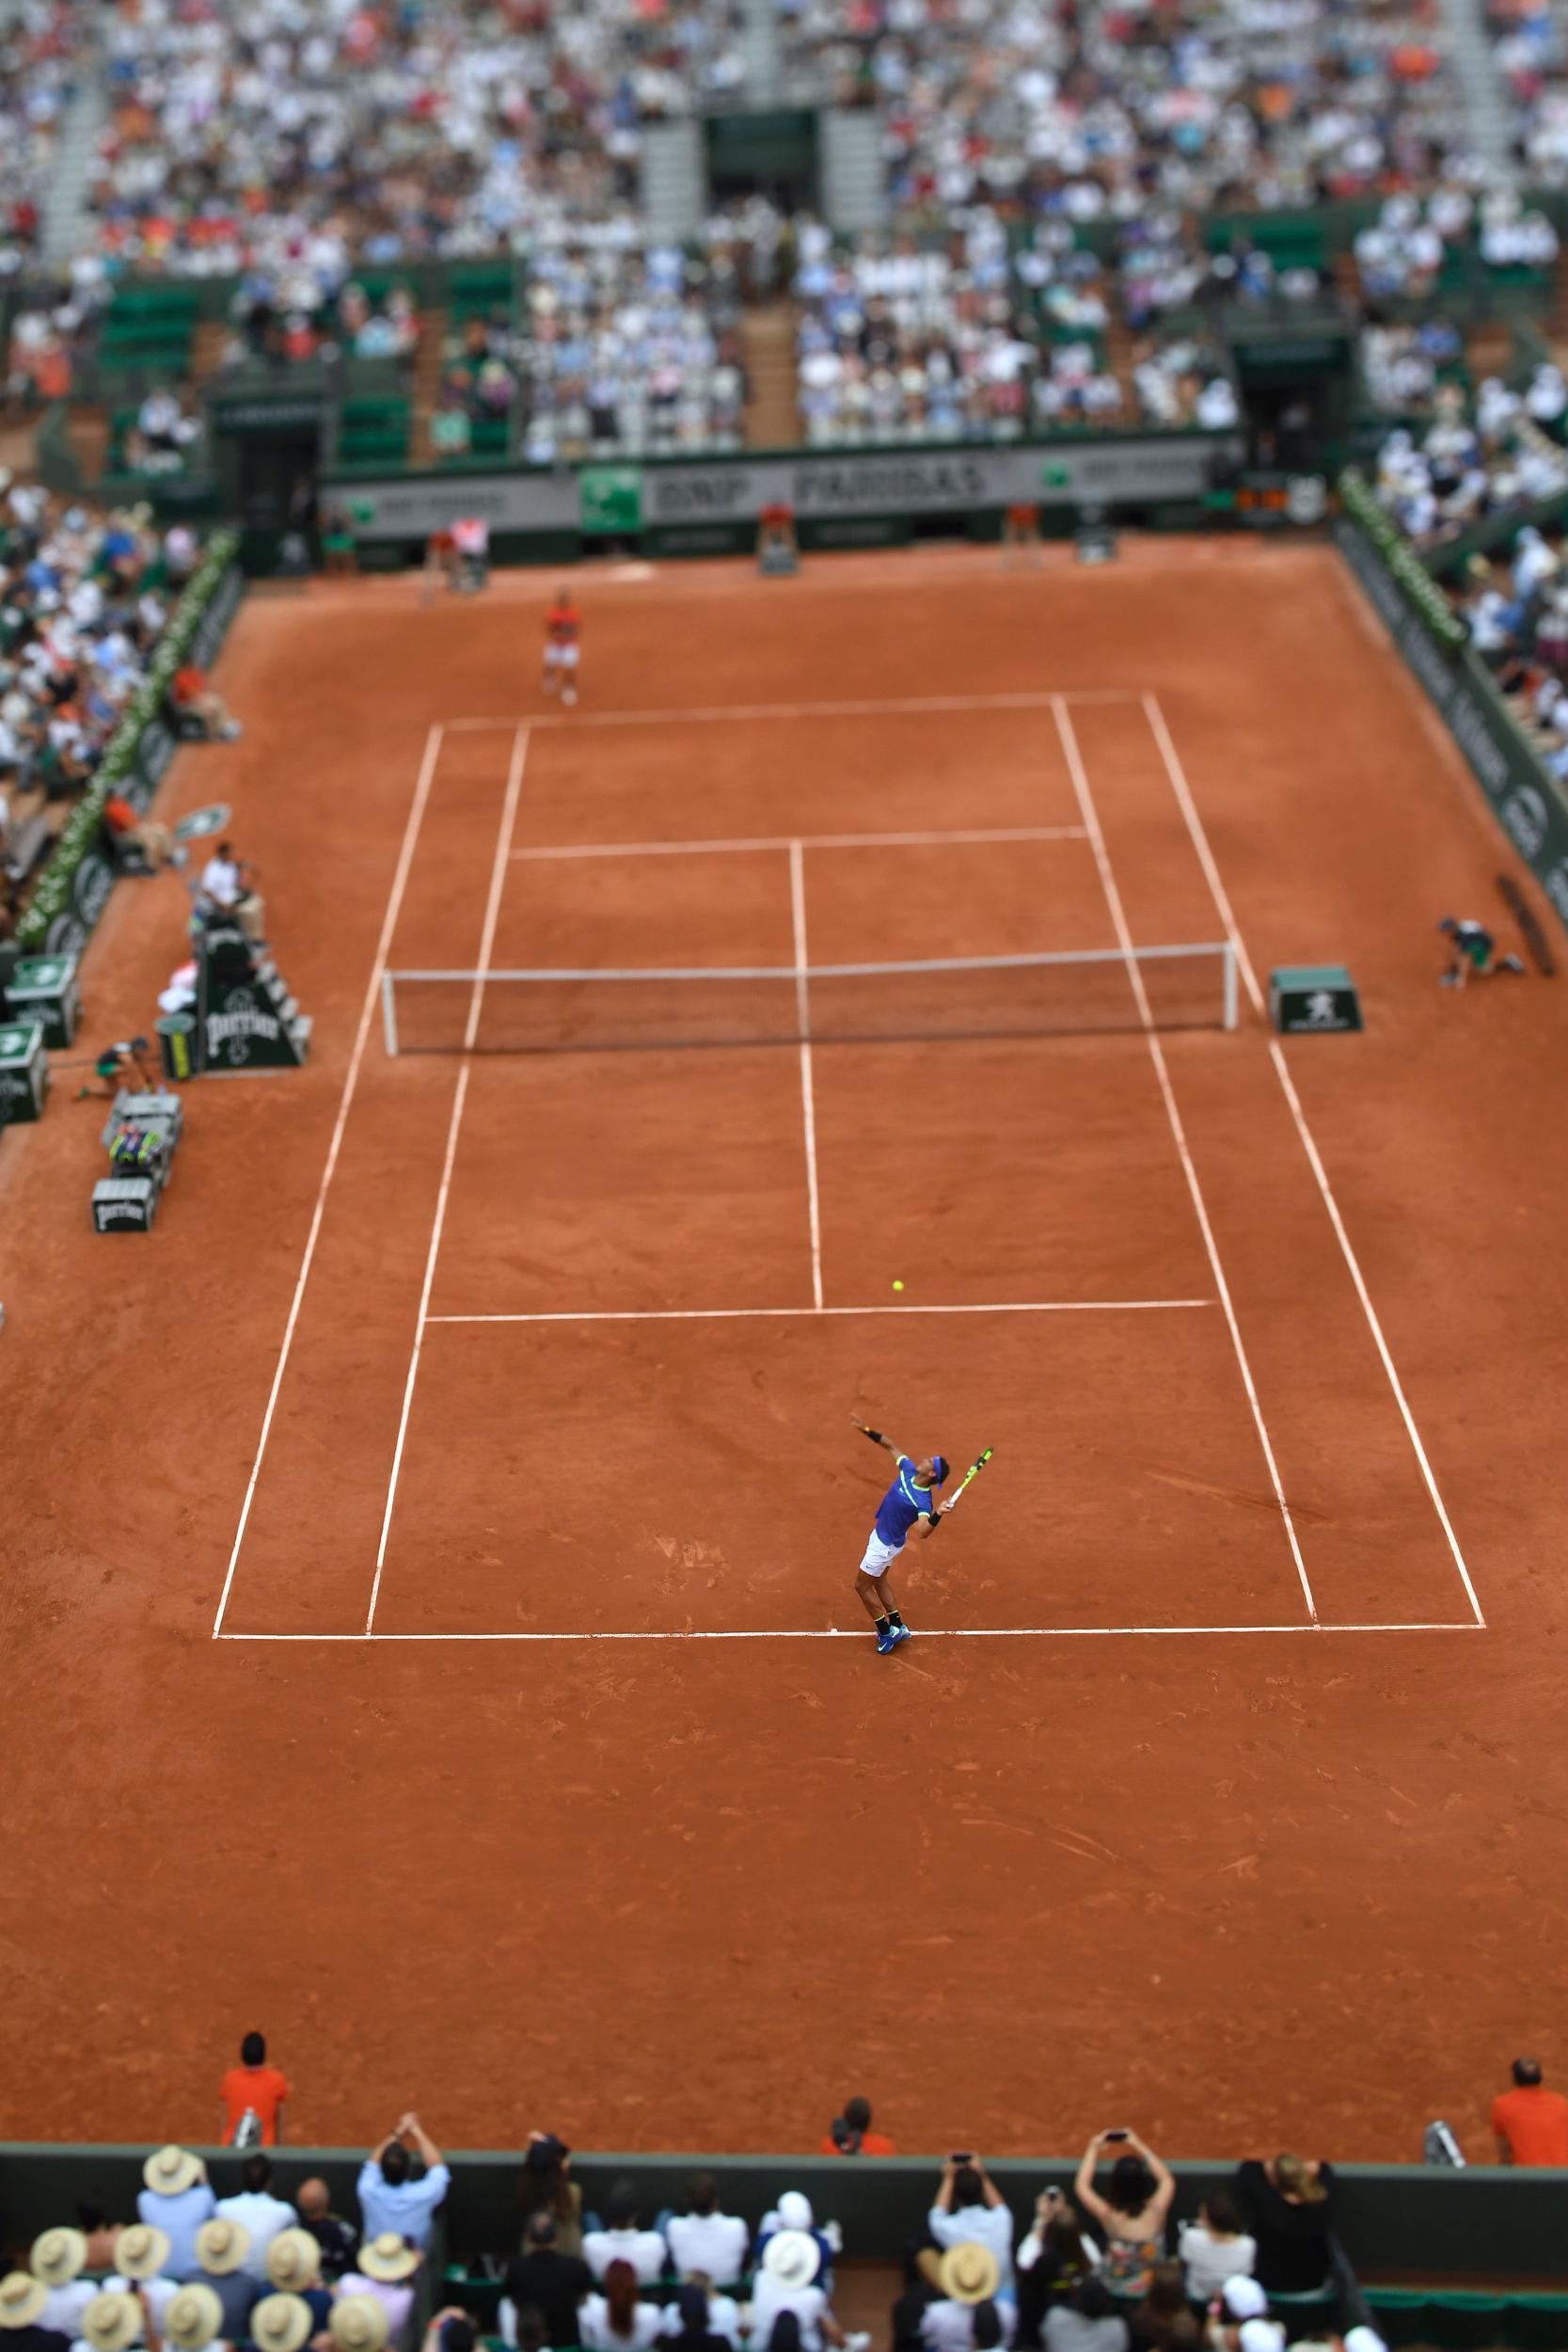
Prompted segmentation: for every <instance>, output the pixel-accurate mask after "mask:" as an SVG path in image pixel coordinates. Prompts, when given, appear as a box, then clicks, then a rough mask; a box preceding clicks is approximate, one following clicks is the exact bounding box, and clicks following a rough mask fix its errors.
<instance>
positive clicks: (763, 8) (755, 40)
mask: <svg viewBox="0 0 1568 2352" xmlns="http://www.w3.org/2000/svg"><path fill="white" fill-rule="evenodd" d="M740 55H741V59H742V62H743V67H744V72H745V76H746V82H745V89H746V103H747V104H748V106H776V105H777V104H778V103H779V101H780V98H781V97H782V95H783V91H784V69H783V61H782V59H781V56H780V53H779V14H778V9H777V7H776V6H775V0H742V7H741V11H740Z"/></svg>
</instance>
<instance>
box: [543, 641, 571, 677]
mask: <svg viewBox="0 0 1568 2352" xmlns="http://www.w3.org/2000/svg"><path fill="white" fill-rule="evenodd" d="M577 666H578V648H577V647H576V645H558V644H555V643H554V641H553V640H551V642H550V643H548V644H546V647H545V667H546V670H575V669H576V668H577Z"/></svg>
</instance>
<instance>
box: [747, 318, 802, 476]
mask: <svg viewBox="0 0 1568 2352" xmlns="http://www.w3.org/2000/svg"><path fill="white" fill-rule="evenodd" d="M741 334H742V337H743V339H744V349H745V366H746V417H745V434H746V446H747V448H748V449H793V448H794V447H795V445H796V443H797V442H798V441H799V440H800V412H799V410H798V408H797V406H796V404H795V306H794V304H793V303H791V302H764V303H759V304H756V305H755V306H753V307H752V309H751V310H748V311H747V312H746V314H745V318H744V320H743V323H742V326H741Z"/></svg>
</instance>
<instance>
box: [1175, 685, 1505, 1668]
mask: <svg viewBox="0 0 1568 2352" xmlns="http://www.w3.org/2000/svg"><path fill="white" fill-rule="evenodd" d="M1138 699H1139V702H1140V703H1141V705H1142V707H1143V712H1144V717H1145V719H1146V720H1147V722H1148V729H1149V732H1150V734H1151V735H1152V736H1153V738H1154V741H1155V745H1156V748H1157V749H1158V751H1159V754H1160V759H1161V763H1162V765H1163V766H1164V771H1165V774H1166V777H1167V778H1168V780H1169V783H1170V787H1171V790H1172V792H1173V793H1174V794H1175V797H1176V803H1177V806H1178V807H1179V808H1180V811H1181V818H1182V822H1183V823H1184V824H1185V826H1186V828H1187V834H1188V838H1189V839H1190V840H1191V842H1192V845H1193V849H1194V851H1195V852H1196V857H1197V862H1198V864H1199V866H1201V867H1202V869H1203V879H1204V881H1205V882H1207V883H1208V886H1209V895H1210V897H1211V898H1212V900H1213V902H1214V912H1215V914H1217V915H1218V916H1219V918H1220V922H1221V924H1222V926H1223V928H1224V930H1225V935H1226V938H1227V940H1228V941H1229V943H1230V947H1231V951H1232V953H1233V955H1234V957H1235V960H1236V963H1237V966H1238V968H1239V969H1240V972H1241V975H1242V981H1243V986H1244V987H1245V989H1246V993H1247V997H1248V1000H1249V1002H1250V1003H1251V1005H1252V1008H1253V1010H1254V1011H1255V1012H1256V1013H1257V1014H1258V1015H1259V1019H1260V1020H1262V1021H1263V1022H1264V1023H1265V1024H1267V1021H1268V1009H1267V1006H1266V1004H1265V1001H1264V996H1263V992H1262V990H1261V988H1260V987H1259V983H1258V975H1257V973H1256V972H1255V971H1254V969H1253V964H1252V958H1251V957H1250V956H1249V955H1248V953H1247V948H1246V942H1245V940H1244V939H1243V937H1242V932H1241V927H1240V925H1239V924H1238V923H1237V920H1236V915H1235V911H1234V909H1233V908H1232V906H1231V903H1230V897H1229V893H1228V892H1227V889H1226V887H1225V883H1224V882H1223V881H1222V879H1221V876H1220V869H1219V866H1218V863H1217V861H1216V859H1215V857H1214V853H1213V850H1212V848H1211V847H1210V843H1209V835H1208V833H1207V831H1206V830H1205V827H1204V823H1203V819H1202V818H1201V817H1200V816H1199V814H1198V810H1197V803H1196V801H1195V800H1194V798H1193V791H1192V787H1191V785H1190V784H1189V783H1188V781H1187V775H1186V771H1185V770H1184V769H1183V767H1182V765H1181V761H1180V757H1179V756H1178V754H1177V749H1176V742H1175V739H1174V738H1173V736H1172V734H1171V731H1170V728H1169V726H1168V724H1167V723H1166V720H1165V715H1164V710H1163V709H1162V708H1161V706H1160V699H1159V696H1158V695H1157V694H1154V693H1152V692H1149V691H1145V692H1142V693H1140V695H1139V697H1138ZM1269 1058H1270V1060H1271V1061H1272V1063H1273V1065H1274V1073H1275V1077H1276V1078H1277V1079H1278V1081H1279V1087H1280V1091H1281V1092H1282V1093H1283V1095H1284V1097H1285V1101H1286V1105H1287V1107H1288V1108H1289V1110H1290V1113H1291V1120H1292V1121H1293V1122H1294V1125H1295V1130H1296V1134H1297V1136H1298V1137H1299V1139H1300V1142H1301V1147H1302V1150H1303V1151H1304V1152H1306V1154H1307V1166H1308V1168H1310V1169H1311V1171H1312V1181H1313V1183H1314V1184H1316V1185H1317V1188H1318V1194H1319V1197H1320V1199H1321V1200H1322V1201H1323V1208H1324V1210H1325V1211H1326V1212H1327V1216H1328V1221H1329V1224H1330V1226H1331V1227H1332V1228H1333V1232H1334V1238H1335V1240H1336V1242H1337V1243H1338V1248H1339V1254H1340V1256H1341V1257H1342V1258H1343V1259H1344V1262H1345V1266H1346V1270H1347V1271H1348V1273H1349V1275H1350V1279H1351V1282H1352V1284H1353V1286H1354V1291H1355V1295H1356V1298H1357V1301H1358V1302H1359V1304H1360V1308H1361V1311H1362V1314H1363V1315H1364V1316H1365V1317H1366V1322H1367V1328H1368V1330H1369V1331H1370V1334H1371V1338H1372V1344H1373V1346H1374V1347H1375V1348H1376V1350H1377V1356H1378V1360H1379V1362H1380V1363H1381V1364H1382V1366H1383V1371H1384V1375H1385V1376H1386V1379H1387V1382H1388V1386H1389V1389H1390V1391H1392V1394H1393V1398H1394V1403H1395V1405H1396V1406H1398V1408H1399V1414H1400V1419H1401V1421H1402V1422H1403V1424H1404V1430H1405V1435H1406V1437H1407V1438H1409V1440H1410V1446H1411V1451H1412V1452H1413V1453H1414V1454H1415V1456H1416V1464H1417V1468H1418V1470H1419V1471H1420V1474H1421V1481H1422V1484H1423V1485H1424V1486H1425V1487H1426V1490H1427V1494H1428V1496H1429V1497H1430V1498H1431V1502H1432V1507H1433V1511H1434V1512H1435V1513H1436V1516H1437V1523H1438V1525H1439V1527H1440V1528H1441V1529H1442V1531H1443V1535H1444V1539H1445V1541H1446V1542H1447V1544H1448V1547H1449V1553H1450V1555H1451V1556H1452V1559H1453V1564H1454V1566H1455V1567H1456V1568H1457V1570H1458V1571H1459V1581H1460V1582H1461V1584H1462V1585H1463V1586H1464V1588H1465V1599H1466V1600H1467V1601H1468V1602H1469V1605H1470V1610H1471V1613H1472V1615H1473V1617H1474V1620H1475V1623H1476V1625H1477V1626H1478V1627H1481V1628H1484V1627H1485V1624H1486V1619H1485V1616H1484V1615H1483V1613H1482V1612H1481V1602H1480V1600H1479V1598H1478V1597H1477V1595H1476V1588H1475V1585H1474V1583H1473V1582H1472V1581H1471V1577H1470V1571H1469V1568H1468V1567H1467V1566H1466V1565H1465V1555H1464V1553H1463V1552H1462V1551H1461V1549H1460V1548H1459V1538H1458V1536H1457V1535H1456V1534H1454V1529H1453V1522H1452V1520H1451V1519H1450V1518H1449V1514H1448V1509H1447V1506H1446V1505H1445V1503H1444V1501H1443V1497H1442V1493H1441V1491H1440V1489H1439V1487H1438V1485H1437V1480H1436V1476H1435V1474H1434V1472H1433V1467H1432V1464H1431V1462H1430V1460H1429V1459H1428V1457H1427V1450H1426V1447H1425V1446H1424V1445H1423V1444H1422V1442H1421V1434H1420V1431H1419V1430H1418V1427H1417V1425H1416V1416H1415V1414H1414V1413H1413V1412H1412V1410H1411V1407H1410V1400H1409V1398H1408V1397H1407V1396H1406V1394H1405V1391H1404V1384H1403V1382H1402V1380H1401V1378H1400V1375H1399V1371H1398V1368H1397V1367H1396V1365H1395V1362H1394V1358H1393V1352H1392V1350H1391V1349H1390V1347H1389V1345H1388V1343H1387V1340H1386V1338H1385V1337H1384V1331H1383V1326H1382V1324H1381V1323H1380V1322H1379V1320H1378V1315H1377V1310H1376V1309H1375V1308H1374V1307H1373V1305H1372V1300H1371V1293H1370V1291H1369V1289H1368V1287H1367V1278H1366V1276H1365V1275H1364V1274H1363V1273H1362V1271H1361V1263H1360V1260H1359V1259H1358V1258H1357V1257H1356V1254H1355V1251H1354V1248H1353V1247H1352V1244H1351V1238H1350V1234H1349V1232H1347V1230H1346V1227H1345V1220H1344V1218H1343V1216H1341V1214H1340V1211H1339V1204H1338V1200H1336V1199H1335V1197H1334V1188H1333V1186H1332V1185H1331V1184H1330V1183H1329V1181H1328V1171H1327V1169H1326V1168H1324V1166H1323V1154H1322V1153H1321V1152H1320V1151H1319V1149H1318V1144H1317V1138H1316V1137H1315V1136H1314V1135H1313V1133H1312V1129H1311V1127H1310V1125H1309V1124H1308V1122H1307V1113H1306V1111H1305V1110H1304V1109H1303V1107H1302V1102H1301V1097H1300V1095H1299V1094H1298V1093H1297V1092H1296V1088H1295V1081H1294V1080H1293V1079H1292V1078H1291V1071H1290V1065H1289V1063H1288V1062H1287V1061H1286V1059H1285V1056H1284V1053H1283V1051H1282V1050H1281V1047H1280V1042H1279V1040H1278V1039H1277V1038H1276V1037H1275V1036H1274V1035H1273V1034H1272V1033H1271V1034H1270V1036H1269Z"/></svg>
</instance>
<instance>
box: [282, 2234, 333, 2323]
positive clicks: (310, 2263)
mask: <svg viewBox="0 0 1568 2352" xmlns="http://www.w3.org/2000/svg"><path fill="white" fill-rule="evenodd" d="M267 2283H268V2285H269V2286H272V2287H274V2288H276V2289H277V2292H278V2294H280V2295H292V2296H295V2297H297V2299H298V2300H299V2301H300V2302H302V2303H303V2304H304V2305H305V2308H306V2310H307V2311H308V2312H309V2314H310V2318H311V2321H312V2327H311V2333H312V2335H318V2334H319V2333H320V2332H321V2330H322V2328H325V2325H326V2323H327V2320H328V2318H329V2317H330V2315H331V2311H332V2297H331V2296H330V2295H329V2294H328V2293H327V2291H326V2289H325V2286H323V2284H322V2250H321V2248H320V2247H319V2246H318V2245H317V2243H316V2241H315V2239H314V2238H313V2237H312V2236H311V2235H310V2233H309V2230H279V2231H278V2233H277V2236H276V2237H275V2238H274V2239H273V2242H272V2244H271V2245H270V2246H269V2247H268V2248H267Z"/></svg>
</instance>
